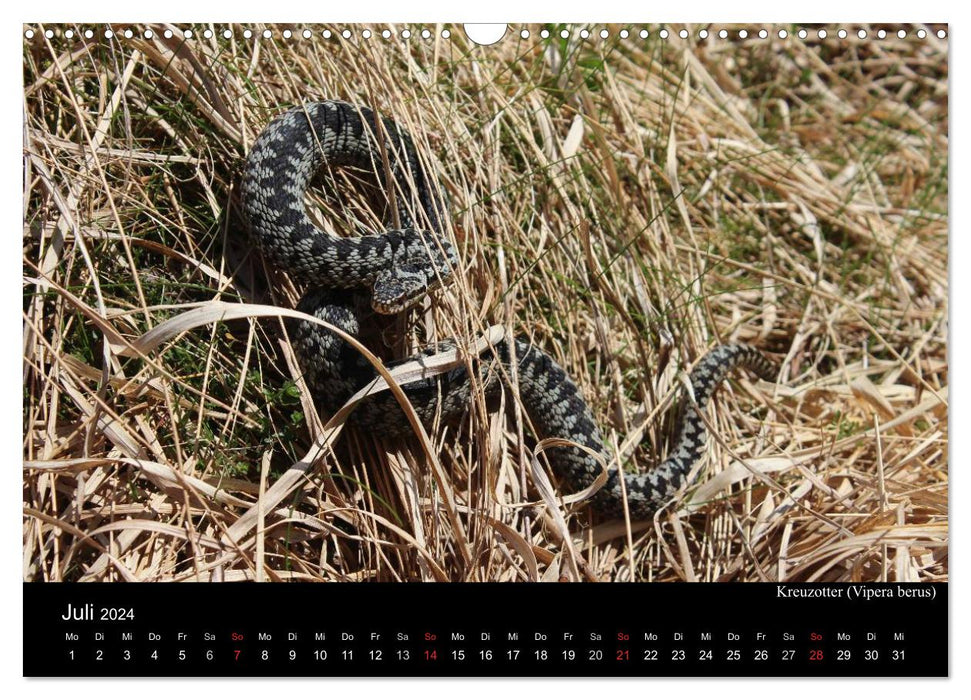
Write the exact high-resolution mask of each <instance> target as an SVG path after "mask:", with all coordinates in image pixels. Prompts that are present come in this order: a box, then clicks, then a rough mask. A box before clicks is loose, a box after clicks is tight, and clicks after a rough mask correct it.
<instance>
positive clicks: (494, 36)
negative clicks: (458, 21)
mask: <svg viewBox="0 0 971 700" xmlns="http://www.w3.org/2000/svg"><path fill="white" fill-rule="evenodd" d="M462 28H463V29H464V30H465V36H467V37H469V39H471V40H472V41H473V42H474V43H476V44H478V45H479V46H492V44H495V43H498V42H499V41H500V40H501V39H502V37H504V36H505V35H506V25H505V24H463V25H462Z"/></svg>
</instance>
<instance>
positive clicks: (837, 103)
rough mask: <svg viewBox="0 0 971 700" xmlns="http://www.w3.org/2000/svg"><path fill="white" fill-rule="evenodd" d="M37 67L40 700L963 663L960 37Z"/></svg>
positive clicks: (547, 31)
mask: <svg viewBox="0 0 971 700" xmlns="http://www.w3.org/2000/svg"><path fill="white" fill-rule="evenodd" d="M637 14H639V13H637V12H634V11H633V10H632V12H631V15H632V16H633V17H634V18H635V19H636V15H637ZM641 14H643V13H641ZM22 41H23V49H22V60H23V63H22V74H23V132H22V138H23V166H22V167H23V223H24V226H23V280H22V282H23V284H22V289H23V349H24V356H23V556H22V571H23V575H22V580H23V591H24V644H25V650H31V649H33V650H38V649H43V650H45V651H44V653H43V654H38V653H29V652H25V655H24V668H23V673H24V675H27V676H283V677H289V676H308V677H349V676H350V677H358V676H480V677H483V676H484V677H504V676H629V677H654V676H666V677H671V676H674V677H682V676H801V677H816V676H947V675H948V673H949V667H948V642H947V639H948V575H949V560H948V546H949V530H948V514H949V498H948V439H949V426H948V407H949V397H948V386H949V366H948V343H947V339H948V334H949V303H948V299H949V296H948V295H949V280H948V242H949V239H948V222H949V218H948V197H949V195H950V194H951V193H950V190H949V180H948V176H949V169H948V148H949V141H948V138H949V136H948V133H949V109H948V106H949V103H948V100H949V92H948V85H949V69H948V51H949V28H948V26H947V25H945V24H826V25H815V24H813V25H810V24H745V25H741V24H677V23H672V24H649V23H637V22H631V23H607V24H596V23H576V24H553V23H549V24H542V23H537V24H501V25H462V24H435V23H427V24H380V23H375V24H178V23H172V24H164V23H127V24H126V23H119V24H104V23H78V24H41V23H33V24H25V25H24V26H23V27H22ZM686 610H687V611H690V614H685V611H686Z"/></svg>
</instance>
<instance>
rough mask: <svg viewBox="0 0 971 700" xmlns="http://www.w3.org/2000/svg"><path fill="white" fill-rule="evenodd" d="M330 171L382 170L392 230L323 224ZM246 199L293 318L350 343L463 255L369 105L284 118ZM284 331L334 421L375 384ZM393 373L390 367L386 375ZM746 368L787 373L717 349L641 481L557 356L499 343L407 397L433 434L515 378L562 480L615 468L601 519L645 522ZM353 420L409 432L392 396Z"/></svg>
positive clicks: (307, 110)
mask: <svg viewBox="0 0 971 700" xmlns="http://www.w3.org/2000/svg"><path fill="white" fill-rule="evenodd" d="M325 165H326V166H328V167H350V168H358V169H363V170H366V171H370V172H371V173H372V174H373V173H384V174H385V177H384V184H385V185H386V189H387V190H388V194H387V198H388V203H389V206H388V209H389V210H391V212H392V213H391V216H390V217H388V218H389V219H390V221H387V222H385V224H384V225H385V226H387V228H386V230H383V231H367V232H363V234H362V235H358V236H352V237H347V236H338V235H335V234H332V233H329V232H327V231H325V230H324V229H323V228H321V227H320V226H318V225H317V224H315V223H314V221H313V220H312V219H311V218H310V215H309V214H308V211H307V206H306V203H305V196H306V193H307V189H308V187H309V186H310V185H311V182H312V180H313V179H314V177H315V176H316V175H317V173H318V171H320V170H321V169H322V168H323V166H325ZM375 179H376V180H378V179H380V178H375ZM380 184H381V183H379V185H380ZM241 200H242V208H243V211H244V214H245V216H246V218H247V219H248V222H249V226H250V228H251V231H252V233H253V234H254V237H255V241H256V243H257V245H258V246H259V247H260V248H261V250H262V252H263V255H264V256H265V257H267V258H269V259H270V260H271V261H272V262H273V263H274V264H276V265H277V266H279V267H280V268H282V269H283V270H284V271H286V272H288V273H289V274H290V275H291V276H292V277H293V278H295V279H297V280H299V281H303V282H305V283H306V287H307V291H306V292H305V294H304V295H303V297H302V298H301V299H300V301H299V302H298V304H297V309H298V310H299V311H302V312H303V313H305V314H307V316H309V317H312V318H316V319H319V320H321V321H325V322H326V323H328V324H331V325H332V326H334V327H336V328H339V329H340V330H342V331H343V332H345V333H347V334H349V335H350V336H352V337H354V338H359V337H360V336H361V334H362V333H363V332H365V331H366V330H367V327H368V326H369V325H371V324H372V321H373V320H374V319H373V317H374V316H375V315H380V316H389V315H393V314H398V313H400V312H402V311H405V310H407V309H409V308H411V307H412V306H413V305H414V304H416V303H418V302H419V301H420V300H422V299H423V298H424V297H425V296H426V295H427V294H429V293H430V292H431V291H432V290H434V289H436V288H438V287H440V286H441V285H443V284H445V283H447V281H448V280H449V279H450V278H451V277H452V276H453V275H454V274H455V271H456V269H457V268H458V266H459V256H458V253H457V249H456V247H455V246H454V245H453V244H452V242H451V241H450V240H449V238H448V236H447V235H446V226H445V222H446V217H447V196H446V193H445V192H444V191H443V189H442V187H441V186H440V185H439V183H438V181H437V179H436V178H435V177H434V176H433V175H432V174H431V168H430V167H426V165H425V162H424V161H423V160H422V159H420V158H419V156H418V152H417V149H416V147H415V144H414V141H413V139H412V138H411V136H410V135H409V133H408V132H407V131H406V130H404V129H402V128H401V127H400V126H399V125H398V124H397V123H396V122H394V121H393V120H391V119H390V118H387V117H384V116H382V115H380V114H377V113H376V112H375V111H374V110H372V109H371V108H369V107H366V106H363V105H355V104H350V103H348V102H343V101H338V100H324V101H319V102H310V103H306V104H300V105H298V106H296V107H293V108H291V109H289V110H287V111H285V112H283V113H281V114H279V115H278V116H276V117H274V118H273V119H272V120H271V121H270V122H269V123H268V125H267V126H266V127H265V128H264V129H263V131H262V132H261V133H260V134H259V135H258V136H257V138H256V139H255V140H254V142H253V144H252V147H251V149H250V151H249V154H248V155H247V158H246V163H245V168H244V173H243V181H242V188H241ZM359 233H361V232H359ZM287 328H288V335H289V337H290V342H291V344H292V347H293V349H294V352H295V355H296V357H297V360H298V362H299V364H300V368H301V371H302V373H303V377H304V379H305V381H306V384H307V387H308V389H309V391H310V393H311V395H312V399H313V401H314V403H315V405H316V406H317V408H318V410H321V411H325V412H327V413H330V414H332V413H334V412H336V411H337V410H339V409H340V408H341V407H342V406H343V405H344V403H345V402H346V401H347V400H348V399H349V398H350V397H351V396H353V395H354V394H355V393H357V392H358V391H360V390H361V389H362V388H364V387H366V386H368V385H369V384H370V383H372V382H373V381H374V380H375V377H376V376H377V372H376V370H375V368H374V366H373V365H372V364H371V362H370V361H368V360H367V359H366V358H365V357H364V356H363V355H362V354H361V353H360V352H358V351H357V350H355V349H354V348H353V347H352V346H351V344H350V343H348V342H347V341H345V340H344V339H343V338H341V337H340V336H339V335H338V334H337V333H334V332H332V331H330V330H328V329H327V328H326V327H324V326H323V325H322V324H319V323H312V322H310V321H308V320H297V321H292V320H291V321H288V326H287ZM454 347H456V342H455V341H454V340H446V341H442V342H439V343H435V344H433V345H431V346H429V347H428V348H425V349H424V350H422V351H420V352H419V353H418V354H417V355H416V356H414V357H412V358H407V359H406V360H402V361H401V362H408V361H418V362H421V361H423V360H424V359H427V358H428V357H431V356H432V355H434V354H436V353H440V352H443V351H445V350H448V349H451V348H454ZM397 364H398V363H389V365H388V368H389V369H393V368H394V367H395V366H397ZM736 368H744V369H746V370H748V371H750V372H752V373H753V374H755V375H756V376H758V377H760V378H762V379H764V380H766V381H773V379H774V378H775V377H776V376H777V370H776V367H775V364H774V363H773V362H772V361H771V360H769V359H768V358H767V357H766V356H765V355H764V354H763V353H762V352H761V351H760V350H758V349H756V348H754V347H752V346H749V345H745V344H740V343H732V344H723V345H718V346H716V347H714V348H712V349H711V350H709V351H708V352H707V353H706V354H704V356H703V357H702V358H701V359H700V360H699V361H698V362H697V363H696V364H695V366H694V368H693V369H692V370H691V372H690V374H689V376H688V381H689V383H690V388H691V392H690V398H689V397H687V396H686V397H685V398H684V399H683V400H682V401H680V402H679V403H678V406H679V408H678V411H679V412H678V418H677V422H676V424H675V439H674V441H673V443H671V445H672V447H671V448H670V450H669V454H668V455H667V456H666V457H665V458H664V459H663V461H661V463H660V464H659V465H658V466H656V467H655V468H653V469H650V470H648V471H645V472H626V473H625V472H623V471H622V470H621V469H620V468H618V467H616V466H613V465H612V462H611V459H610V454H609V453H608V450H607V449H606V447H605V444H604V439H603V436H602V433H601V430H600V428H599V427H598V425H597V423H596V421H595V420H594V417H593V413H592V411H591V409H590V406H589V405H588V403H587V402H586V400H585V399H584V397H583V394H582V392H581V391H580V389H579V387H578V386H577V384H576V383H575V382H574V381H573V380H572V379H571V378H570V376H569V375H568V373H567V372H566V371H565V370H564V369H563V368H562V367H561V366H560V365H559V364H558V363H557V362H556V361H555V360H554V359H553V357H551V355H550V354H549V353H547V352H545V351H544V350H543V349H542V348H541V347H539V346H537V345H536V344H533V343H530V342H529V341H527V340H525V339H521V338H518V337H513V338H508V339H507V338H503V339H502V340H500V341H498V342H495V343H493V344H492V345H491V347H489V348H488V349H487V350H486V351H485V352H483V353H482V354H481V355H478V356H477V357H474V358H471V359H470V360H469V362H467V363H461V364H460V365H459V366H457V367H454V368H452V369H448V370H447V371H444V372H441V373H439V374H436V375H434V376H428V377H426V378H421V379H417V380H415V381H412V382H408V383H407V384H404V385H402V387H401V388H402V390H403V391H404V393H405V395H406V396H407V398H408V400H409V401H410V403H411V405H412V407H413V408H414V410H415V413H416V414H417V416H418V418H419V419H420V420H421V422H422V423H423V425H424V426H425V427H427V428H431V427H432V426H435V425H441V423H440V422H448V421H454V420H457V419H459V418H461V416H463V415H464V414H465V412H467V411H468V410H469V406H470V404H471V403H473V402H474V401H475V395H474V394H473V392H474V391H477V390H481V391H483V392H485V395H486V397H487V398H488V397H490V396H496V395H498V394H499V393H500V392H501V391H502V390H503V386H504V385H505V384H507V383H508V382H509V381H510V378H512V377H515V378H516V380H517V382H518V386H517V387H516V388H517V389H518V395H519V400H520V401H521V405H522V406H523V408H524V409H525V412H526V415H527V417H528V418H529V424H530V425H531V426H532V429H533V431H534V432H535V434H536V437H537V438H539V439H546V438H559V439H560V440H562V441H564V442H560V441H555V442H553V443H550V444H555V445H556V446H555V447H552V448H549V449H546V450H544V454H545V455H546V457H547V459H548V461H549V464H550V466H551V467H552V468H553V470H554V472H555V473H556V475H557V477H558V478H559V479H560V482H561V484H565V485H566V486H567V487H568V488H570V489H573V490H574V491H575V492H582V491H583V490H584V489H588V488H590V487H591V486H593V485H595V482H596V481H597V480H598V478H601V477H602V476H603V474H604V473H605V471H606V480H605V482H604V483H603V485H602V486H601V487H600V489H599V490H597V491H596V492H594V493H592V495H589V497H588V500H589V504H590V505H591V506H592V508H593V510H594V512H596V513H598V514H599V515H601V516H603V517H606V518H611V517H623V516H624V515H625V514H626V515H629V517H630V518H631V519H636V520H643V519H648V518H651V517H652V516H653V515H654V513H655V512H656V511H657V510H659V509H660V508H661V507H662V506H664V505H665V504H666V503H667V502H669V501H670V500H671V499H672V498H673V497H674V496H675V494H676V493H677V492H678V491H679V489H681V488H682V486H683V485H684V484H685V481H686V479H687V477H688V475H689V474H690V473H691V472H692V470H693V468H694V466H695V464H696V463H697V462H698V461H699V459H701V457H702V456H703V454H704V452H705V450H706V445H707V431H706V426H705V419H704V418H703V417H702V415H703V412H704V411H705V409H706V407H707V406H708V404H709V401H710V399H711V397H712V395H713V394H714V392H715V389H716V388H717V387H718V386H719V385H720V384H721V382H722V381H723V380H724V379H725V378H726V377H727V376H728V374H729V373H730V372H731V371H732V370H734V369H736ZM497 370H498V371H497ZM513 370H515V371H513ZM439 421H440V422H439ZM347 424H348V425H349V426H351V427H354V428H357V429H359V430H363V431H366V432H370V433H372V434H375V435H379V436H383V437H389V438H394V437H397V436H402V435H406V434H408V433H411V432H412V431H413V428H412V426H411V424H410V422H409V421H408V419H407V417H406V414H405V413H404V411H403V410H402V409H401V406H400V404H399V403H398V400H397V399H396V398H395V397H394V395H393V394H392V393H391V392H387V391H386V392H380V393H377V394H373V395H371V396H368V397H367V398H365V399H364V400H362V401H361V402H360V403H359V404H357V406H355V408H354V410H353V411H352V412H351V414H350V415H349V417H348V419H347Z"/></svg>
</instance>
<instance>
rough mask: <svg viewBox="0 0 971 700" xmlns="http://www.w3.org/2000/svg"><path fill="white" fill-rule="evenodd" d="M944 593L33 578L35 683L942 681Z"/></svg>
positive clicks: (27, 600)
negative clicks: (176, 679)
mask: <svg viewBox="0 0 971 700" xmlns="http://www.w3.org/2000/svg"><path fill="white" fill-rule="evenodd" d="M947 591H948V589H947V584H860V585H856V586H854V585H851V584H626V583H607V584H587V583H580V584H522V583H516V584H368V583H365V584H304V583H296V584H251V583H232V584H212V583H206V584H195V583H180V584H148V583H145V584H128V583H119V584H98V583H89V584H68V583H55V584H52V583H25V584H24V675H25V676H224V677H233V676H334V677H352V676H632V677H638V676H644V677H647V676H666V677H675V676H805V677H815V676H819V677H831V676H947V675H948V647H947V640H948V635H947V632H948V620H947ZM65 617H67V618H69V619H65ZM291 635H296V637H295V638H292V637H291ZM483 635H488V637H487V638H485V637H484V636H483ZM512 635H515V637H513V636H512ZM679 635H680V637H679Z"/></svg>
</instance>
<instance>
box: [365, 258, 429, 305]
mask: <svg viewBox="0 0 971 700" xmlns="http://www.w3.org/2000/svg"><path fill="white" fill-rule="evenodd" d="M437 281H438V280H437V279H436V278H435V275H434V273H433V272H432V271H430V270H429V269H428V266H427V263H426V264H425V265H422V264H419V263H404V264H401V265H398V266H396V267H393V268H387V269H384V270H382V271H381V272H379V273H378V275H377V277H375V278H374V289H373V291H372V294H371V307H372V308H373V309H374V310H375V311H377V312H378V313H379V314H395V313H398V312H399V311H404V310H405V309H407V308H408V307H410V306H412V305H414V304H415V303H417V302H418V301H419V300H420V299H421V298H422V297H423V296H425V294H427V293H428V292H429V291H430V290H431V289H432V287H433V286H435V284H436V283H437Z"/></svg>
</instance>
